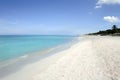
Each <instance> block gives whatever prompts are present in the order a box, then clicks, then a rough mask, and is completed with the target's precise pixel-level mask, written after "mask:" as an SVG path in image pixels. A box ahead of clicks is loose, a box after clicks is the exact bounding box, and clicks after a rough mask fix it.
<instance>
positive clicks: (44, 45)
mask: <svg viewBox="0 0 120 80" xmlns="http://www.w3.org/2000/svg"><path fill="white" fill-rule="evenodd" d="M72 39H73V36H47V35H46V36H30V35H29V36H20V35H19V36H16V35H4V36H3V35H2V36H0V61H5V60H9V59H13V58H16V57H19V56H23V55H25V54H30V53H33V52H36V51H42V50H45V49H48V48H51V47H55V46H57V45H61V44H64V43H67V42H69V41H71V40H72Z"/></svg>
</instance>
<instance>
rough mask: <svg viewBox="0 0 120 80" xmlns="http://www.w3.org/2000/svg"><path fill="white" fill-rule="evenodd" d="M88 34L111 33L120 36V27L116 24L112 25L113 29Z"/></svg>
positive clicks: (102, 34) (103, 34)
mask: <svg viewBox="0 0 120 80" xmlns="http://www.w3.org/2000/svg"><path fill="white" fill-rule="evenodd" d="M87 35H101V36H105V35H111V36H120V28H118V27H117V26H116V25H113V26H112V29H107V30H100V31H99V32H95V33H89V34H87Z"/></svg>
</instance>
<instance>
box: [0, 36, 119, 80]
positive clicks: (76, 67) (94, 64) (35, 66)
mask: <svg viewBox="0 0 120 80" xmlns="http://www.w3.org/2000/svg"><path fill="white" fill-rule="evenodd" d="M0 80H120V37H111V36H106V37H102V36H84V37H83V38H82V40H81V39H80V41H79V42H78V43H76V44H74V45H72V46H71V47H70V48H69V49H67V50H64V51H61V52H58V53H57V54H54V55H52V56H50V57H47V58H45V59H43V60H40V61H37V62H35V63H31V64H28V65H26V66H25V67H24V68H22V69H21V70H19V71H17V72H16V73H13V74H11V75H9V76H6V77H4V78H2V79H0Z"/></svg>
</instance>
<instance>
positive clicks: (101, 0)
mask: <svg viewBox="0 0 120 80" xmlns="http://www.w3.org/2000/svg"><path fill="white" fill-rule="evenodd" d="M105 4H107V5H109V4H120V0H98V2H97V3H96V7H95V8H101V7H102V5H105Z"/></svg>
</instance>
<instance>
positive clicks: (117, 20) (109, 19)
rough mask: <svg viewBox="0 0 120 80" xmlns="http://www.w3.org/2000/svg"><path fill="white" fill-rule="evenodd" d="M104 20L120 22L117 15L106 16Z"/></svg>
mask: <svg viewBox="0 0 120 80" xmlns="http://www.w3.org/2000/svg"><path fill="white" fill-rule="evenodd" d="M104 20H105V21H107V22H110V23H119V22H120V19H119V18H118V17H116V16H105V17H104Z"/></svg>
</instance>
